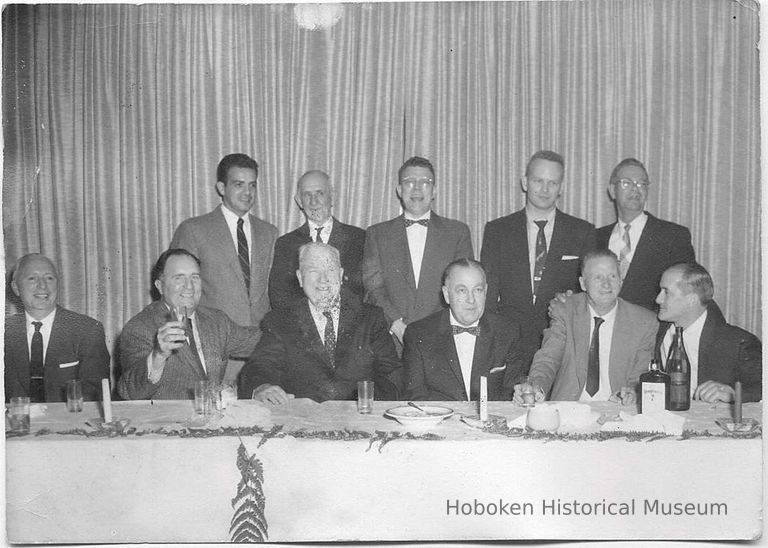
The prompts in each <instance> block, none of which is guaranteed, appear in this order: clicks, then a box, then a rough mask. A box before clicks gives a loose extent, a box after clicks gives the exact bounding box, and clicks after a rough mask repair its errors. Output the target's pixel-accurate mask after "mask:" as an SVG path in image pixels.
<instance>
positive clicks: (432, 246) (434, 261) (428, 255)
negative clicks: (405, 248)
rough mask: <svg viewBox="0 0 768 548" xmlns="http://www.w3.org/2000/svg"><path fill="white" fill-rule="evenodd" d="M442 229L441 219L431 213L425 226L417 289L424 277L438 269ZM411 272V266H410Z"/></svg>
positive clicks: (422, 283)
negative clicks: (425, 235)
mask: <svg viewBox="0 0 768 548" xmlns="http://www.w3.org/2000/svg"><path fill="white" fill-rule="evenodd" d="M442 228H443V222H442V219H441V218H440V217H439V216H438V215H436V214H435V212H434V211H433V212H432V215H431V217H430V220H429V224H428V225H427V239H426V241H425V242H424V256H423V257H422V259H421V270H420V271H419V287H423V286H424V277H425V276H429V275H431V274H432V271H433V270H434V269H435V268H439V267H438V264H439V262H440V256H441V247H442V245H443V243H442V242H441V241H440V234H441V233H442ZM409 257H410V254H409ZM411 271H413V265H411Z"/></svg>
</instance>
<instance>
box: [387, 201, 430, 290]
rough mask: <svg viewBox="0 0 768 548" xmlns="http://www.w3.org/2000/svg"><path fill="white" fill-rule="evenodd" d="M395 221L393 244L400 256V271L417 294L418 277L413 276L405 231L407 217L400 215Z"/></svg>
mask: <svg viewBox="0 0 768 548" xmlns="http://www.w3.org/2000/svg"><path fill="white" fill-rule="evenodd" d="M394 221H395V226H394V230H393V231H392V245H393V247H394V249H395V256H396V257H399V258H400V261H399V262H400V265H401V268H400V273H401V274H402V275H403V277H404V278H405V281H406V283H407V284H408V288H409V289H410V290H411V293H412V295H414V297H415V295H416V278H414V276H413V263H412V262H411V250H410V248H409V247H408V236H407V234H406V232H405V217H404V216H403V215H400V216H399V217H397V218H396V219H394ZM427 238H429V230H427ZM425 250H426V246H425Z"/></svg>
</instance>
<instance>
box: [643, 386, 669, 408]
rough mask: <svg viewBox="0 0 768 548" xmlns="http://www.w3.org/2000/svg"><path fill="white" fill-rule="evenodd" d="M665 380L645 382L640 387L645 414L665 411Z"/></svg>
mask: <svg viewBox="0 0 768 548" xmlns="http://www.w3.org/2000/svg"><path fill="white" fill-rule="evenodd" d="M664 388H665V386H664V383H663V382H644V383H642V386H641V388H640V397H641V398H642V402H643V406H642V409H643V414H645V413H653V412H655V411H664V404H665V400H666V394H665V393H664Z"/></svg>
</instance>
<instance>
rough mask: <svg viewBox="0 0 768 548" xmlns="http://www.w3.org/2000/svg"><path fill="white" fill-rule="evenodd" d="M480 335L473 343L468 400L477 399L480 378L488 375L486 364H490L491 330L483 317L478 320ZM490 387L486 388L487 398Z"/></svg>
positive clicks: (489, 323)
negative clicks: (473, 350)
mask: <svg viewBox="0 0 768 548" xmlns="http://www.w3.org/2000/svg"><path fill="white" fill-rule="evenodd" d="M479 325H480V335H479V336H478V337H477V340H476V341H475V352H474V354H473V355H472V374H471V377H470V382H469V391H470V394H469V399H474V398H476V397H477V398H479V394H480V377H481V376H482V375H486V376H487V375H488V364H489V363H491V351H492V349H493V348H492V347H493V328H492V327H491V322H489V321H488V320H487V319H486V318H485V316H483V317H482V318H480V323H479ZM490 389H491V387H490V386H489V387H488V390H489V394H488V395H489V397H490V396H491V394H490Z"/></svg>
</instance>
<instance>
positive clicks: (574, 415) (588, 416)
mask: <svg viewBox="0 0 768 548" xmlns="http://www.w3.org/2000/svg"><path fill="white" fill-rule="evenodd" d="M552 407H554V408H555V409H557V410H558V411H559V412H560V430H561V431H562V430H584V429H588V428H591V427H593V426H595V423H597V419H599V418H600V413H598V412H597V411H592V408H591V407H590V406H589V405H587V404H586V403H578V402H569V401H566V402H557V403H553V404H552Z"/></svg>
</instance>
